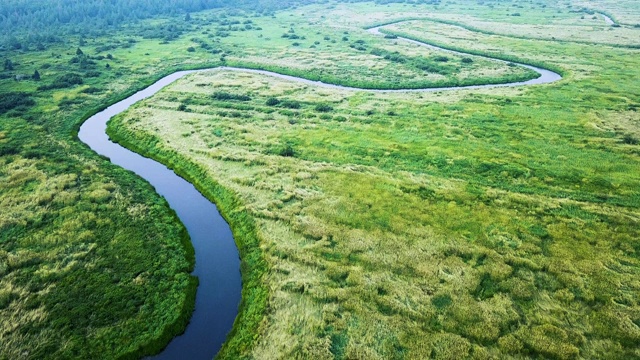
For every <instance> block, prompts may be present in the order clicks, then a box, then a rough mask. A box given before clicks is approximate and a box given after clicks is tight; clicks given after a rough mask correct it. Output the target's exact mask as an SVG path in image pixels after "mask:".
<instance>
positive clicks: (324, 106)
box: [315, 104, 333, 112]
mask: <svg viewBox="0 0 640 360" xmlns="http://www.w3.org/2000/svg"><path fill="white" fill-rule="evenodd" d="M315 109H316V111H319V112H329V111H332V110H333V108H332V107H331V106H329V105H327V104H318V105H316V107H315Z"/></svg>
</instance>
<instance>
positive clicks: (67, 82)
mask: <svg viewBox="0 0 640 360" xmlns="http://www.w3.org/2000/svg"><path fill="white" fill-rule="evenodd" d="M83 83H84V80H82V77H81V76H80V75H78V74H75V73H66V74H63V75H60V76H58V77H56V79H55V80H54V81H53V83H51V84H49V85H42V86H39V87H38V90H40V91H44V90H52V89H64V88H68V87H72V86H74V85H81V84H83Z"/></svg>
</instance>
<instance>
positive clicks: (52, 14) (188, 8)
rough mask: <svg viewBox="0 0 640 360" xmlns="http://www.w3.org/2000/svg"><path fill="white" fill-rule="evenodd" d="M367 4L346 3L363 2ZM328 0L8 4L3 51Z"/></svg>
mask: <svg viewBox="0 0 640 360" xmlns="http://www.w3.org/2000/svg"><path fill="white" fill-rule="evenodd" d="M360 1H364V0H346V1H345V2H360ZM322 2H326V0H234V1H228V0H198V1H193V0H108V1H104V0H41V1H33V0H3V1H2V3H3V4H2V6H0V34H1V35H0V50H3V49H4V50H23V49H36V50H44V49H43V45H46V44H50V43H55V42H60V41H61V39H62V37H64V36H65V35H69V34H75V35H78V34H82V35H85V36H90V35H92V34H97V35H101V32H104V31H105V30H108V29H110V28H113V27H116V26H120V25H122V24H127V23H133V22H136V21H138V20H143V19H149V18H153V17H158V16H184V17H185V18H188V15H187V14H189V13H191V12H198V11H202V10H208V9H216V8H227V9H236V10H247V11H252V12H256V13H261V14H265V13H270V12H273V11H276V10H281V9H286V8H291V7H294V6H299V5H305V4H310V3H322ZM376 2H378V3H391V2H407V3H415V4H434V5H437V4H438V3H439V2H440V0H376Z"/></svg>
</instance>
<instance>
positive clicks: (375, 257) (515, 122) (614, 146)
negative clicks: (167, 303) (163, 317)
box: [110, 5, 640, 359]
mask: <svg viewBox="0 0 640 360" xmlns="http://www.w3.org/2000/svg"><path fill="white" fill-rule="evenodd" d="M358 6H359V8H358ZM403 6H404V5H392V6H390V7H391V8H392V9H391V10H388V11H389V12H393V13H394V15H395V16H396V17H400V16H399V14H398V13H397V11H398V10H397V9H396V7H403ZM354 7H355V8H357V9H356V10H353V11H363V12H366V10H363V9H369V14H379V18H377V17H376V16H367V20H366V21H369V22H375V21H381V20H382V19H384V18H385V17H386V16H387V15H388V14H384V13H383V12H376V11H377V9H379V8H372V7H371V6H370V5H355V6H353V7H352V6H351V5H350V6H349V8H348V9H352V8H354ZM313 9H315V8H313V7H311V8H309V9H307V8H303V9H300V10H298V11H299V12H304V13H305V14H308V13H311V14H314V13H315V14H317V12H314V11H312V10H313ZM335 11H336V12H340V13H344V12H345V11H348V10H347V7H346V6H344V7H341V6H339V5H338V6H336V8H335ZM385 11H387V10H385ZM440 11H442V12H443V18H444V17H445V16H444V15H447V16H450V17H451V18H454V15H456V14H458V12H462V10H461V9H457V8H455V6H453V5H452V6H451V9H449V8H448V7H446V8H445V7H443V8H442V9H440ZM447 11H451V13H446V12H447ZM496 11H497V10H496ZM549 12H552V13H556V10H554V9H550V10H549ZM490 13H491V12H490V11H487V14H490ZM527 14H528V13H525V12H522V16H521V18H525V20H523V21H524V22H526V19H527V16H526V15H527ZM400 15H402V14H400ZM481 15H483V14H481V13H477V12H474V16H481ZM278 16H280V14H279V15H278ZM312 16H313V15H312ZM312 16H310V18H311V19H313V18H312ZM326 17H327V18H340V19H349V20H350V21H357V19H358V17H357V16H350V17H349V16H345V17H337V16H335V13H329V14H328V15H326ZM364 17H365V16H363V18H364ZM511 18H512V17H509V18H508V19H511ZM354 19H356V20H354ZM506 19H507V18H506V17H505V19H504V20H503V19H499V20H501V21H506ZM529 21H530V22H531V23H533V24H535V23H537V22H538V21H540V20H539V19H530V20H529ZM363 22H365V21H364V20H363ZM345 26H346V25H345ZM389 30H390V31H391V32H393V33H397V34H408V35H411V36H412V37H414V38H423V39H424V40H426V41H430V42H436V43H446V44H447V45H449V46H451V47H456V48H466V49H468V50H470V51H476V52H482V53H491V52H496V53H498V52H499V53H500V54H503V55H508V56H514V57H518V58H522V59H530V60H533V61H538V62H543V63H546V64H548V65H549V66H551V67H559V68H561V69H563V70H564V72H565V75H566V76H565V80H563V81H562V82H560V83H557V84H553V85H545V86H536V87H531V88H513V89H485V90H473V91H455V92H441V93H433V94H431V93H429V94H420V93H405V94H379V93H369V92H351V91H339V90H329V89H324V88H318V87H312V86H307V85H301V84H297V83H295V82H290V81H284V80H279V79H276V78H273V77H268V76H261V75H255V74H243V73H238V72H229V71H212V72H208V73H202V74H197V75H192V76H190V77H188V78H185V79H183V80H180V81H179V82H178V83H176V84H174V85H172V86H170V87H169V88H167V89H165V90H164V91H162V92H161V93H159V94H158V95H156V96H154V97H153V98H152V99H150V100H148V101H145V102H143V103H141V104H139V105H137V106H135V107H134V108H133V109H131V110H130V111H129V112H128V113H127V114H126V115H125V116H122V117H119V118H117V120H116V121H114V122H112V123H111V124H110V132H111V134H112V135H114V136H116V137H117V138H118V139H119V140H120V141H122V142H124V143H128V144H135V146H134V147H136V148H137V149H138V150H141V151H143V152H145V153H147V154H151V155H153V156H155V157H157V158H161V159H164V161H166V162H170V163H172V164H173V166H175V167H177V168H178V169H182V170H183V171H185V172H186V173H187V174H189V173H190V172H191V173H192V176H198V179H199V181H200V182H203V183H206V182H207V181H210V182H211V183H212V184H216V185H217V186H222V187H223V188H226V189H228V190H230V191H231V192H232V193H233V194H235V195H236V196H237V198H239V199H240V200H241V204H243V205H242V207H241V209H242V211H243V212H245V213H248V214H249V215H250V216H251V217H252V218H253V219H254V221H255V224H256V225H257V228H256V232H257V235H258V237H259V239H260V241H261V249H262V251H263V253H264V256H265V258H266V259H267V261H268V264H269V269H268V271H267V273H266V274H265V276H264V283H265V286H266V287H267V289H268V290H269V299H268V306H267V309H266V314H265V319H264V321H263V322H262V323H261V325H260V331H259V333H258V337H257V340H256V343H255V346H253V347H252V348H249V349H247V351H246V352H245V353H244V355H245V356H249V357H253V358H264V359H270V358H291V357H293V358H366V359H372V358H415V359H423V358H442V359H445V358H448V359H459V358H505V357H513V358H521V357H532V358H557V359H574V358H612V359H629V358H638V357H640V353H638V349H637V343H638V341H640V306H639V304H638V295H639V294H640V283H639V282H638V280H637V277H638V274H639V271H638V265H640V264H639V259H638V251H640V230H639V229H640V227H639V226H638V225H639V224H638V223H639V221H640V192H639V191H638V189H640V187H639V186H640V174H639V173H638V168H639V165H640V164H639V163H640V157H639V156H640V151H639V148H638V143H639V142H640V140H639V137H638V135H639V134H640V129H639V128H638V115H637V108H638V105H639V104H640V96H639V94H640V86H639V85H638V83H637V81H635V80H634V79H636V78H637V76H638V74H637V71H638V70H637V69H638V68H639V67H638V65H639V64H638V61H639V60H638V59H639V58H638V56H637V55H638V54H637V50H632V49H624V48H619V47H608V46H607V47H603V46H594V45H587V44H580V43H572V42H554V41H547V40H542V41H541V40H535V39H534V40H526V39H518V38H514V37H512V36H496V35H487V34H482V33H477V32H471V31H469V30H466V29H464V28H460V27H458V26H453V25H443V24H434V23H433V22H430V21H417V22H411V23H403V24H399V25H393V26H390V27H389ZM632 31H636V30H632ZM558 32H562V30H558ZM498 49H499V50H498ZM292 103H295V104H297V105H296V106H290V105H291V104H292ZM203 174H206V178H205V177H204V176H203ZM206 179H209V180H206ZM229 220H230V222H231V223H232V224H233V223H234V217H233V215H230V219H229ZM223 354H224V353H223Z"/></svg>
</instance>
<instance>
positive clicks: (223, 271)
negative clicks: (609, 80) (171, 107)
mask: <svg viewBox="0 0 640 360" xmlns="http://www.w3.org/2000/svg"><path fill="white" fill-rule="evenodd" d="M368 31H369V32H371V33H372V34H377V35H380V34H381V33H380V31H379V27H375V28H372V29H369V30H368ZM398 39H400V40H404V41H409V42H411V43H415V44H417V45H420V46H426V47H429V48H434V49H438V50H442V51H447V52H452V53H458V52H455V51H450V50H445V49H440V48H437V47H434V46H432V45H428V44H425V43H421V42H418V41H414V40H409V39H403V38H401V37H398ZM459 54H462V53H459ZM465 55H466V54H465ZM498 61H502V60H498ZM518 65H520V66H524V67H527V68H529V69H532V70H534V71H536V72H538V73H539V74H540V76H539V77H537V78H536V79H532V80H529V81H523V82H517V83H510V84H495V85H477V86H464V87H445V88H428V89H407V90H364V89H359V88H353V87H346V86H340V85H333V84H327V83H323V82H319V81H312V80H307V79H302V78H298V77H293V76H288V75H282V74H278V73H274V72H270V71H263V70H253V69H243V68H232V67H218V68H214V69H216V70H215V71H220V70H227V71H243V72H248V73H255V74H262V75H266V76H273V77H278V78H281V79H285V80H290V81H295V82H299V83H304V84H309V85H314V86H321V87H327V88H334V89H343V90H353V91H371V92H381V93H384V92H434V91H447V90H460V89H480V88H491V87H512V86H524V85H534V84H544V83H550V82H553V81H557V80H560V79H561V76H560V75H559V74H556V73H554V72H552V71H549V70H546V69H541V68H537V67H534V66H529V65H524V64H518ZM211 70H212V69H205V70H194V71H179V72H176V73H173V74H171V75H169V76H166V77H164V78H162V79H160V80H159V81H157V82H156V83H154V84H153V85H151V86H149V87H147V88H146V89H144V90H142V91H140V92H138V93H136V94H134V95H132V96H130V97H128V98H126V99H124V100H122V101H120V102H118V103H116V104H113V105H111V106H109V107H108V108H106V109H105V110H103V111H101V112H99V113H97V114H95V115H94V116H92V117H90V118H89V119H88V120H87V121H86V122H85V123H84V124H82V126H81V127H80V131H79V134H78V137H79V138H80V140H81V141H83V142H84V143H86V144H87V145H88V146H89V147H90V148H91V149H93V150H94V151H95V152H97V153H98V154H101V155H104V156H106V157H108V158H109V159H110V160H111V162H112V163H114V164H116V165H119V166H121V167H123V168H125V169H128V170H131V171H133V172H135V173H136V174H138V175H139V176H141V177H142V178H144V179H145V180H147V181H148V182H149V183H151V185H153V186H154V188H155V189H156V191H157V192H158V194H160V195H162V196H163V197H164V198H165V199H166V200H167V202H168V203H169V205H170V206H171V208H172V209H173V210H175V211H176V213H177V215H178V217H179V218H180V221H182V223H183V224H184V225H185V227H186V228H187V231H188V232H189V235H190V237H191V241H192V243H193V246H194V249H195V255H196V266H195V269H194V272H193V275H195V276H197V277H198V278H199V280H200V284H199V286H198V291H197V294H196V306H195V311H194V313H193V315H192V318H191V321H190V323H189V325H188V326H187V329H186V331H185V332H184V334H182V335H180V336H178V337H176V338H174V339H173V340H172V341H171V342H170V343H169V345H168V346H167V348H166V349H165V350H163V351H162V352H161V353H160V354H159V355H156V356H154V357H153V358H154V359H207V360H210V359H212V358H213V357H214V356H215V355H216V354H217V352H218V351H219V350H220V347H221V346H222V343H223V342H224V340H225V338H226V335H227V333H228V332H229V331H230V330H231V327H232V326H233V322H234V319H235V317H236V315H237V312H238V305H239V303H240V299H241V297H240V294H241V290H242V286H241V277H240V260H239V258H238V251H237V248H236V246H235V243H234V241H233V237H232V234H231V230H230V228H229V225H228V224H227V223H226V222H225V220H224V219H223V218H222V216H221V215H220V213H219V212H218V210H217V208H216V206H215V205H214V204H213V203H211V202H210V201H209V200H207V199H206V198H205V197H204V196H203V195H202V194H200V193H199V192H198V190H196V189H195V187H194V186H193V185H192V184H190V183H189V182H187V181H186V180H184V179H183V178H181V177H179V176H178V175H176V174H175V173H174V172H173V171H172V170H171V169H168V168H167V167H166V166H164V165H162V164H160V163H158V162H156V161H154V160H151V159H149V158H145V157H143V156H141V155H138V154H136V153H134V152H132V151H130V150H127V149H125V148H124V147H122V146H120V145H118V144H116V143H114V142H112V141H111V140H109V137H108V136H107V134H106V128H107V122H108V121H109V119H111V118H112V117H113V116H115V115H117V114H119V113H121V112H123V111H126V110H127V109H128V108H129V107H130V106H131V105H133V104H135V103H136V102H138V101H140V100H143V99H146V98H148V97H150V96H152V95H154V94H155V93H157V92H158V91H160V90H161V89H162V88H164V87H165V86H167V85H169V84H171V83H173V82H174V81H176V80H178V79H180V78H182V77H184V76H186V75H188V74H191V73H194V72H199V71H211Z"/></svg>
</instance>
